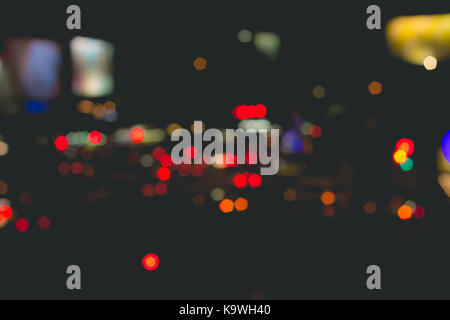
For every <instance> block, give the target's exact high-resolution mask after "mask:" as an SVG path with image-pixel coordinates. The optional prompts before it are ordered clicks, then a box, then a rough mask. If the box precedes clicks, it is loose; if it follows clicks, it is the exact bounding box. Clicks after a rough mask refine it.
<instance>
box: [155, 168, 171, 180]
mask: <svg viewBox="0 0 450 320" xmlns="http://www.w3.org/2000/svg"><path fill="white" fill-rule="evenodd" d="M156 174H157V176H158V178H159V180H161V181H167V180H169V179H170V176H171V172H170V170H169V169H168V168H166V167H162V168H161V169H159V170H158V172H157V173H156Z"/></svg>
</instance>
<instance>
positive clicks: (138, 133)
mask: <svg viewBox="0 0 450 320" xmlns="http://www.w3.org/2000/svg"><path fill="white" fill-rule="evenodd" d="M144 138H145V132H144V130H142V129H140V128H134V129H133V130H131V132H130V139H131V141H133V142H134V143H141V142H142V141H144Z"/></svg>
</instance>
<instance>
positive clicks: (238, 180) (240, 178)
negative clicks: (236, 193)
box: [233, 174, 248, 189]
mask: <svg viewBox="0 0 450 320" xmlns="http://www.w3.org/2000/svg"><path fill="white" fill-rule="evenodd" d="M233 183H234V185H235V186H236V188H238V189H243V188H245V187H246V186H247V183H248V182H247V177H246V176H245V175H243V174H237V175H236V176H235V177H234V179H233Z"/></svg>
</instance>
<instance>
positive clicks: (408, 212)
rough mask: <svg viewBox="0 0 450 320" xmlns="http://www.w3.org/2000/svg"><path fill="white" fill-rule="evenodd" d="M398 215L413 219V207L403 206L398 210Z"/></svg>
mask: <svg viewBox="0 0 450 320" xmlns="http://www.w3.org/2000/svg"><path fill="white" fill-rule="evenodd" d="M397 215H398V217H399V218H400V219H401V220H409V219H411V217H412V215H413V212H412V209H411V208H410V207H408V206H406V205H405V206H401V207H400V209H398V211H397Z"/></svg>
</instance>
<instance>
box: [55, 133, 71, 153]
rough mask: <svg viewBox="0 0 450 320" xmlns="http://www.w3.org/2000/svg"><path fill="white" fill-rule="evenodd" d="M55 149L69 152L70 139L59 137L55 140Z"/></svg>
mask: <svg viewBox="0 0 450 320" xmlns="http://www.w3.org/2000/svg"><path fill="white" fill-rule="evenodd" d="M55 147H56V149H58V150H59V151H64V150H67V148H69V139H67V138H66V137H64V136H59V137H58V138H56V140H55Z"/></svg>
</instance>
